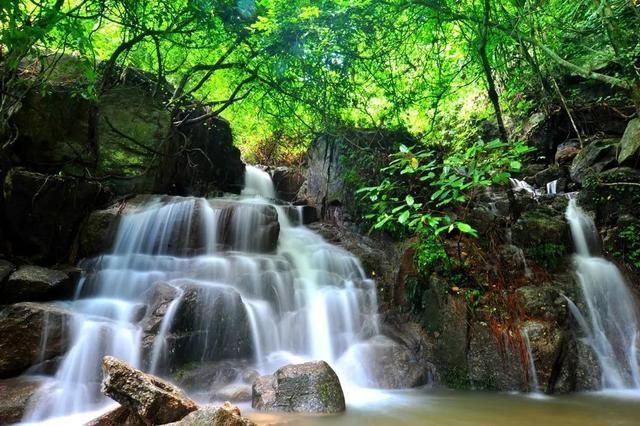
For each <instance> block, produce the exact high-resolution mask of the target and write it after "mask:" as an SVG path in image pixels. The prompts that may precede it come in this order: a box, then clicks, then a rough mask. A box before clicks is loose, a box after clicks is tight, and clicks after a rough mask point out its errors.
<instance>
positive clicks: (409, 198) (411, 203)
mask: <svg viewBox="0 0 640 426" xmlns="http://www.w3.org/2000/svg"><path fill="white" fill-rule="evenodd" d="M405 201H406V202H407V205H408V206H409V207H411V206H413V203H415V200H414V199H413V197H412V196H411V195H407V196H406V197H405Z"/></svg>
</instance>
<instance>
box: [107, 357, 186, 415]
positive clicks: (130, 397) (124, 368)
mask: <svg viewBox="0 0 640 426" xmlns="http://www.w3.org/2000/svg"><path fill="white" fill-rule="evenodd" d="M102 371H103V374H104V378H103V380H102V392H103V393H104V394H105V395H107V396H109V397H110V398H112V399H114V400H115V401H117V402H119V403H120V404H122V405H123V406H124V407H126V408H128V409H129V410H131V412H133V413H135V414H137V415H138V416H140V417H141V418H142V419H143V420H144V421H145V423H148V424H165V423H170V422H175V421H177V420H180V419H182V418H183V417H185V416H186V415H187V414H189V413H190V412H192V411H195V410H197V408H198V407H197V405H196V404H195V402H193V401H192V400H190V399H189V398H188V397H187V396H186V395H185V394H184V392H182V390H180V389H179V388H177V387H175V386H174V385H172V384H171V383H169V382H165V381H164V380H161V379H159V378H157V377H154V376H152V375H150V374H145V373H143V372H142V371H140V370H137V369H135V368H133V367H131V366H129V365H127V364H125V363H124V362H122V361H120V360H118V359H116V358H114V357H111V356H106V357H104V359H103V361H102Z"/></svg>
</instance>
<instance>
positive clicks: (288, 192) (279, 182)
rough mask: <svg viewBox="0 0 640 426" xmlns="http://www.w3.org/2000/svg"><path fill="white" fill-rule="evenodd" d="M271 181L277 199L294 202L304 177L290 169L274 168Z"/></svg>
mask: <svg viewBox="0 0 640 426" xmlns="http://www.w3.org/2000/svg"><path fill="white" fill-rule="evenodd" d="M271 179H272V180H273V186H274V187H275V190H276V194H277V197H278V198H279V199H280V200H284V201H294V200H295V199H296V196H297V195H298V191H300V187H301V186H302V184H303V183H304V176H303V175H302V173H300V172H299V171H298V170H295V169H293V168H290V167H276V168H275V169H273V170H272V172H271Z"/></svg>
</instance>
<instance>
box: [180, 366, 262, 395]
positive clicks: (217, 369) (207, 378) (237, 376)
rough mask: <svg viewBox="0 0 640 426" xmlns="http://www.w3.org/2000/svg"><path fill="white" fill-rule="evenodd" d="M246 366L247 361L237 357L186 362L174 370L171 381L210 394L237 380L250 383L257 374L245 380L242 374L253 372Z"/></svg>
mask: <svg viewBox="0 0 640 426" xmlns="http://www.w3.org/2000/svg"><path fill="white" fill-rule="evenodd" d="M248 366H249V362H248V361H245V360H238V359H234V360H222V361H216V362H199V363H197V364H187V365H184V366H182V367H180V368H179V369H177V370H176V371H175V373H174V375H173V381H175V382H176V383H177V384H178V385H180V386H182V387H184V388H186V389H188V390H189V391H191V390H197V391H202V393H204V394H207V395H210V394H212V393H214V392H215V391H216V390H217V389H220V388H223V387H225V386H227V385H229V384H232V383H236V382H238V381H242V382H244V383H247V384H252V383H253V380H255V378H256V377H258V375H257V374H256V376H255V377H253V376H248V377H247V378H246V380H245V378H244V377H243V375H244V373H245V372H246V371H250V370H252V371H254V372H255V370H253V369H252V368H249V367H248Z"/></svg>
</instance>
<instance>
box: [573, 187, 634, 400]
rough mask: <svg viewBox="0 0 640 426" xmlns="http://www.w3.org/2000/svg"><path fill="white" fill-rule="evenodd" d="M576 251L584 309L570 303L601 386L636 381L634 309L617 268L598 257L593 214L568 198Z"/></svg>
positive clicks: (627, 384)
mask: <svg viewBox="0 0 640 426" xmlns="http://www.w3.org/2000/svg"><path fill="white" fill-rule="evenodd" d="M566 217H567V221H568V222H569V226H570V228H571V234H572V236H573V241H574V245H575V248H576V254H575V256H574V262H575V267H576V274H577V277H578V281H579V283H580V288H581V290H582V296H583V298H584V302H585V305H586V306H585V309H584V310H582V311H581V310H580V309H579V308H578V307H577V306H576V305H575V304H573V303H570V304H569V306H570V309H571V312H572V313H573V315H574V316H575V317H576V319H577V321H578V323H579V324H580V326H581V328H582V329H583V330H584V332H585V334H586V341H587V343H588V344H589V345H590V346H591V348H592V349H593V351H594V353H595V355H596V357H597V359H598V362H599V364H600V368H601V370H602V385H603V387H604V388H606V389H628V388H639V387H640V364H639V358H638V353H637V349H638V333H639V322H638V319H639V318H638V310H637V305H636V301H635V298H634V295H633V294H632V293H631V291H630V290H629V288H628V286H627V284H626V282H625V280H624V278H623V276H622V274H621V273H620V271H619V270H618V268H617V267H616V266H615V265H614V264H613V263H611V262H609V261H608V260H606V259H604V258H602V257H600V256H599V255H600V239H599V236H598V232H597V229H596V226H595V224H594V222H593V220H592V219H591V218H590V217H589V216H588V215H587V214H586V213H585V212H584V211H583V210H582V209H581V208H580V207H578V206H577V204H576V200H575V199H570V200H569V206H568V207H567V212H566Z"/></svg>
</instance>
